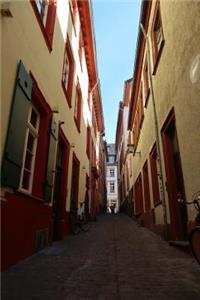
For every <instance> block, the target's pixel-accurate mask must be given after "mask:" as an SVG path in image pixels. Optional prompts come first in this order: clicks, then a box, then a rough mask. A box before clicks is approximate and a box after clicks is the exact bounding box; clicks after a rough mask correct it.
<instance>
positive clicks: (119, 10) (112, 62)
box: [92, 0, 141, 143]
mask: <svg viewBox="0 0 200 300" xmlns="http://www.w3.org/2000/svg"><path fill="white" fill-rule="evenodd" d="M140 6H141V1H140V0H92V7H93V19H94V30H95V39H96V50H97V63H98V72H99V79H100V86H101V95H102V104H103V113H104V123H105V138H106V141H107V143H115V134H116V125H117V116H118V109H119V101H121V100H122V98H123V89H124V81H126V80H127V79H129V78H131V77H132V76H133V67H134V59H135V48H136V43H137V35H138V24H139V14H140Z"/></svg>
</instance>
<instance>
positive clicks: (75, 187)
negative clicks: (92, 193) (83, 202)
mask: <svg viewBox="0 0 200 300" xmlns="http://www.w3.org/2000/svg"><path fill="white" fill-rule="evenodd" d="M79 172H80V162H79V160H78V158H77V157H76V155H75V154H73V159H72V177H71V198H70V211H71V212H75V213H77V209H78V192H79Z"/></svg>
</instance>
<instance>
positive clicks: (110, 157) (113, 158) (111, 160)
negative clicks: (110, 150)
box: [108, 155, 115, 163]
mask: <svg viewBox="0 0 200 300" xmlns="http://www.w3.org/2000/svg"><path fill="white" fill-rule="evenodd" d="M108 162H109V163H114V162H115V155H109V156H108Z"/></svg>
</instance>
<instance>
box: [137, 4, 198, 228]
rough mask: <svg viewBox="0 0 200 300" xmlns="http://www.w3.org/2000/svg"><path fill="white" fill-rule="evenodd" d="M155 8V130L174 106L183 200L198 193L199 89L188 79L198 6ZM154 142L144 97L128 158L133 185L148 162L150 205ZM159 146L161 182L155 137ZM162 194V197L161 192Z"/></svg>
mask: <svg viewBox="0 0 200 300" xmlns="http://www.w3.org/2000/svg"><path fill="white" fill-rule="evenodd" d="M154 6H155V1H153V4H152V9H151V16H150V23H149V32H148V34H149V36H151V24H152V18H153V12H154ZM160 7H161V18H162V25H163V32H164V39H165V44H164V47H163V51H162V54H161V57H160V61H159V64H158V68H157V71H156V74H155V76H153V87H154V93H155V102H156V109H157V115H158V125H159V130H161V128H162V126H163V123H164V121H165V120H166V118H167V116H168V113H169V112H170V110H171V109H172V107H174V111H175V118H176V129H177V135H178V142H179V148H180V156H181V162H182V170H183V177H184V184H185V192H186V198H187V200H191V197H192V195H193V194H194V193H195V192H197V191H199V190H200V155H199V153H200V134H199V133H200V90H199V89H198V88H196V87H195V86H193V85H192V83H191V81H190V78H189V70H190V65H191V62H192V60H193V58H194V57H195V56H196V55H197V54H199V53H200V35H199V32H200V2H199V1H160ZM155 140H156V139H155V129H154V121H153V108H152V97H151V95H150V97H149V101H148V105H147V108H146V109H144V121H143V125H142V130H141V134H140V139H139V143H138V147H137V149H136V151H141V155H138V154H136V155H135V156H134V159H133V170H134V172H133V174H134V175H133V183H134V182H135V180H136V178H137V176H138V174H139V172H140V171H141V170H142V167H143V165H144V163H145V161H146V160H148V169H149V180H150V193H151V204H152V207H153V202H152V199H153V197H152V188H151V186H152V185H151V174H150V165H149V153H150V150H151V148H152V146H153V144H154V143H155ZM160 145H161V159H162V165H163V171H164V182H166V175H165V167H164V166H165V165H164V160H163V148H162V141H161V139H160ZM165 196H166V199H167V192H166V190H165ZM167 203H168V201H167ZM167 206H168V205H167ZM188 212H189V213H188V219H189V220H192V219H194V215H195V211H194V209H193V208H192V207H188ZM155 213H156V220H157V221H158V222H159V223H160V222H163V221H162V209H161V207H160V206H158V207H156V208H155ZM168 220H169V212H168Z"/></svg>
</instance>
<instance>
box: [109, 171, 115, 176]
mask: <svg viewBox="0 0 200 300" xmlns="http://www.w3.org/2000/svg"><path fill="white" fill-rule="evenodd" d="M110 177H115V169H110Z"/></svg>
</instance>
